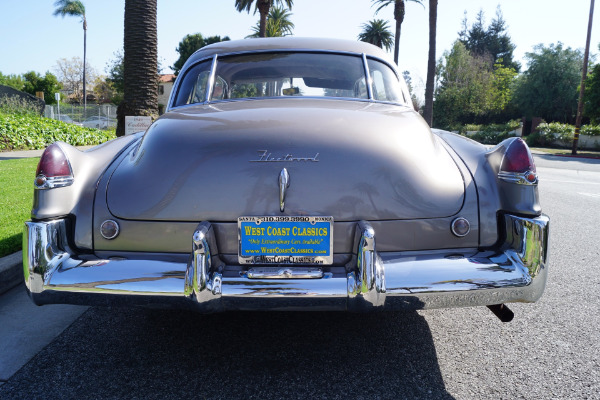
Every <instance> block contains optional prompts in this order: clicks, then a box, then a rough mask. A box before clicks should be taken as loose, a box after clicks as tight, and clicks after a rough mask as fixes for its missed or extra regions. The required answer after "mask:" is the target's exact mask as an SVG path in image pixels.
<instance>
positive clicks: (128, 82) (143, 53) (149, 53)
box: [117, 0, 158, 136]
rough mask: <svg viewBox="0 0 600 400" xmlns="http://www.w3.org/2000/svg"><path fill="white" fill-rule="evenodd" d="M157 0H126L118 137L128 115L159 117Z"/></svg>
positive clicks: (122, 132) (123, 132)
mask: <svg viewBox="0 0 600 400" xmlns="http://www.w3.org/2000/svg"><path fill="white" fill-rule="evenodd" d="M156 3H157V0H125V33H124V39H123V80H124V85H123V86H124V93H123V94H124V96H123V102H122V103H121V104H120V105H119V107H118V108H117V136H123V135H124V134H125V116H151V117H157V116H158V50H157V42H158V36H157V31H156Z"/></svg>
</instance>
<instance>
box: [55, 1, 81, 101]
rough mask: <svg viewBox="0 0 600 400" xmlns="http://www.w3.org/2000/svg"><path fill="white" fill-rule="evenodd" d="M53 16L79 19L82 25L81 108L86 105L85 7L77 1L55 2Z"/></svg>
mask: <svg viewBox="0 0 600 400" xmlns="http://www.w3.org/2000/svg"><path fill="white" fill-rule="evenodd" d="M54 7H56V9H55V10H54V14H53V15H54V16H58V15H60V16H61V17H63V18H64V17H65V16H70V17H80V18H81V22H82V24H83V108H84V109H85V108H86V105H87V95H86V87H85V86H86V83H85V75H86V73H85V66H86V52H87V20H86V18H85V6H84V5H83V3H82V2H81V1H79V0H57V1H56V2H55V3H54Z"/></svg>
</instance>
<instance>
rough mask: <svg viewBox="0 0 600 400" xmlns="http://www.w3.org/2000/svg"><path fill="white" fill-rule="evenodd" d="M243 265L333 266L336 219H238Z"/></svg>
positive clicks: (265, 217) (255, 217) (240, 261)
mask: <svg viewBox="0 0 600 400" xmlns="http://www.w3.org/2000/svg"><path fill="white" fill-rule="evenodd" d="M238 260H239V263H240V264H244V265H246V264H292V265H294V264H295V265H331V264H333V217H330V216H310V217H309V216H244V217H239V218H238Z"/></svg>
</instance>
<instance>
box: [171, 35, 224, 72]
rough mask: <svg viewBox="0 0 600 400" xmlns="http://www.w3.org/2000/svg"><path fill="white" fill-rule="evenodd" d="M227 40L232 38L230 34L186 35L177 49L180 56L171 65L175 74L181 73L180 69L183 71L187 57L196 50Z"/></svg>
mask: <svg viewBox="0 0 600 400" xmlns="http://www.w3.org/2000/svg"><path fill="white" fill-rule="evenodd" d="M226 40H230V39H229V36H225V37H223V38H221V36H209V37H207V38H205V37H204V36H202V34H201V33H195V34H193V35H185V37H184V38H183V39H181V42H179V45H178V46H177V48H176V49H175V50H176V51H177V52H178V53H179V58H178V59H177V61H175V63H174V64H173V66H172V67H171V68H173V71H174V73H175V75H178V74H179V71H181V68H183V64H185V62H186V61H187V59H188V58H190V56H191V55H192V54H194V52H195V51H196V50H198V49H200V48H202V47H204V46H208V45H209V44H213V43H218V42H224V41H226Z"/></svg>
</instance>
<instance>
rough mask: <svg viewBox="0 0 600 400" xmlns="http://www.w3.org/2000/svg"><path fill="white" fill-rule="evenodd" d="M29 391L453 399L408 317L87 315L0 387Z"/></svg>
mask: <svg viewBox="0 0 600 400" xmlns="http://www.w3.org/2000/svg"><path fill="white" fill-rule="evenodd" d="M39 377H43V379H41V380H39V382H38V383H36V379H37V378H39ZM36 385H39V386H40V388H38V390H42V392H37V393H38V394H39V393H43V394H44V397H47V398H62V397H65V395H66V397H77V396H78V395H82V396H83V397H86V398H132V397H135V398H185V397H188V396H191V397H192V398H228V399H229V398H261V399H267V398H276V399H280V398H437V399H451V398H452V397H451V396H450V395H449V394H448V393H447V391H446V389H445V385H444V381H443V379H442V375H441V372H440V369H439V365H438V360H437V356H436V350H435V347H434V343H433V338H432V335H431V332H430V330H429V326H428V324H427V322H426V321H425V319H424V318H423V317H422V316H421V315H419V314H418V313H417V312H414V311H410V312H408V311H407V312H385V313H374V314H351V313H333V312H306V313H300V312H269V313H266V312H229V313H224V314H214V315H201V314H197V313H194V312H189V311H175V312H174V311H166V310H149V309H136V308H105V307H94V308H90V309H89V310H88V311H87V312H85V313H84V314H83V315H82V316H81V317H80V318H79V319H78V320H77V321H76V322H75V323H73V324H72V325H71V326H70V327H69V328H68V329H67V330H65V331H64V332H63V334H62V335H60V336H59V337H58V338H57V339H56V340H55V341H54V342H53V343H52V344H50V345H49V346H48V347H46V348H45V349H44V350H43V351H42V352H40V353H39V354H38V355H37V356H36V357H35V358H34V359H33V360H32V361H31V362H29V363H28V364H27V365H25V366H24V367H23V368H22V369H21V370H20V371H19V372H17V373H16V374H15V375H14V376H13V377H12V378H11V379H10V380H9V381H8V382H7V383H5V384H4V385H3V386H0V397H3V396H7V397H8V398H27V397H28V395H31V394H32V393H36V392H35V390H36ZM32 390H33V391H34V392H32Z"/></svg>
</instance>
